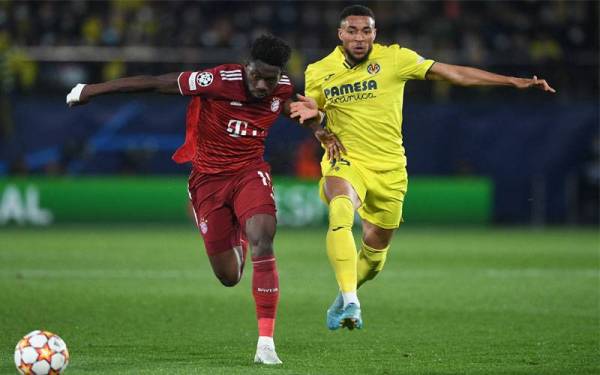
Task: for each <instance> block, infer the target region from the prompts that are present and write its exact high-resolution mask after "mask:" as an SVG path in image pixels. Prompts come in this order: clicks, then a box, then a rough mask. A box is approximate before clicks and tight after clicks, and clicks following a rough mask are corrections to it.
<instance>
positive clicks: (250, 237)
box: [67, 35, 342, 364]
mask: <svg viewBox="0 0 600 375" xmlns="http://www.w3.org/2000/svg"><path fill="white" fill-rule="evenodd" d="M289 56H290V47H289V46H288V45H287V44H286V43H285V42H284V41H282V40H281V39H279V38H276V37H273V36H269V35H264V36H261V37H259V38H258V39H256V40H255V41H254V43H253V44H252V48H251V58H250V60H249V61H248V62H247V63H246V64H245V65H239V64H225V65H220V66H217V67H214V68H211V69H206V70H202V71H196V72H182V73H172V74H165V75H160V76H137V77H127V78H121V79H117V80H113V81H108V82H104V83H99V84H89V85H83V84H78V85H77V86H75V87H74V88H73V89H72V90H71V92H70V93H69V95H67V104H69V105H70V106H73V105H78V104H83V103H86V102H87V101H89V100H90V98H92V97H94V96H98V95H104V94H110V93H117V92H119V93H123V92H141V91H154V92H159V93H163V94H181V95H186V96H192V99H191V101H190V104H189V106H188V110H187V119H186V137H185V143H184V145H183V146H182V147H180V148H179V149H178V150H177V151H176V152H175V154H174V155H173V159H174V160H175V161H176V162H179V163H182V162H188V161H191V163H192V167H193V168H192V172H191V174H190V177H189V185H188V186H189V193H190V198H191V201H192V205H193V208H194V214H195V217H196V223H197V225H198V228H199V230H200V232H201V233H202V236H203V239H204V245H205V248H206V251H207V253H208V258H209V261H210V264H211V266H212V269H213V271H214V273H215V275H216V276H217V278H218V279H219V280H220V281H221V283H222V284H223V285H225V286H234V285H236V284H237V283H238V282H239V281H240V278H241V276H242V271H243V268H244V263H245V258H246V248H247V247H246V246H247V245H246V243H247V242H248V243H249V244H250V247H251V249H252V266H253V275H252V294H253V296H254V301H255V304H256V315H257V320H258V331H259V338H258V343H257V350H256V355H255V358H254V361H255V362H256V363H264V364H280V363H281V361H280V359H279V358H278V356H277V354H276V352H275V344H274V342H273V331H274V326H275V313H276V310H277V304H278V300H279V276H278V274H277V268H276V264H275V256H274V252H273V238H274V235H275V224H276V219H275V201H274V197H273V188H272V185H271V176H270V167H269V165H268V164H267V163H266V162H265V161H264V160H263V154H264V147H265V138H266V137H267V134H268V132H269V128H270V127H271V125H273V123H274V122H275V120H276V119H277V117H278V116H279V114H280V113H282V112H283V113H285V114H287V115H289V103H290V102H291V100H290V98H291V97H292V95H293V86H292V83H291V82H290V79H289V78H288V77H287V76H285V75H283V74H282V70H283V67H284V65H285V64H286V62H287V61H288V59H289ZM317 125H318V123H317ZM313 130H315V136H316V137H317V139H319V141H321V142H322V143H323V144H324V145H325V146H326V148H327V152H328V153H329V154H330V156H331V157H334V156H335V155H339V152H340V150H341V147H342V146H341V144H339V143H338V142H337V138H335V136H333V135H332V134H330V133H328V132H327V131H325V130H323V129H321V128H319V127H318V126H317V127H315V128H313Z"/></svg>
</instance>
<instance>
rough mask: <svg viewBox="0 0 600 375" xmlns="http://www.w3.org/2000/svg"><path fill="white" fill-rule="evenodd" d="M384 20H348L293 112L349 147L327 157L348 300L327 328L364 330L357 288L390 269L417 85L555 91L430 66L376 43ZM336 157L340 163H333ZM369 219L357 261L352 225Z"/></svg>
mask: <svg viewBox="0 0 600 375" xmlns="http://www.w3.org/2000/svg"><path fill="white" fill-rule="evenodd" d="M375 34H376V29H375V17H374V15H373V12H372V11H371V10H370V9H369V8H367V7H364V6H361V5H351V6H349V7H347V8H345V9H344V10H343V11H342V12H341V14H340V27H339V29H338V36H339V39H340V41H341V42H342V45H341V46H338V47H336V48H335V49H334V50H333V52H332V53H331V54H329V55H328V56H327V57H325V58H323V59H322V60H319V61H317V62H315V63H314V64H311V65H309V66H308V68H307V69H306V73H305V79H306V90H305V95H306V97H302V96H300V97H299V101H297V102H294V103H292V105H291V110H292V117H297V118H299V120H300V122H303V121H304V120H307V119H310V118H314V117H316V116H321V117H323V116H324V115H325V116H326V117H327V128H328V129H329V130H330V131H331V132H332V133H334V134H335V135H337V137H338V138H339V140H340V141H341V143H342V145H343V147H344V148H345V150H344V149H342V148H341V147H339V148H338V147H335V148H334V149H331V147H329V148H328V149H327V154H326V155H325V156H324V158H323V161H322V162H321V171H322V175H323V178H322V179H321V181H320V195H321V198H322V199H323V200H324V201H325V202H326V203H327V204H328V206H329V229H328V231H327V238H326V248H327V255H328V257H329V260H330V262H331V265H332V266H333V269H334V271H335V276H336V279H337V282H338V286H339V289H340V293H339V294H338V296H337V297H336V299H335V301H334V302H333V304H332V305H331V307H330V308H329V309H328V310H327V326H328V328H329V329H331V330H335V329H338V328H339V327H347V328H349V329H354V328H361V327H362V324H363V323H362V317H361V310H360V302H359V300H358V296H357V293H356V291H357V289H358V288H359V287H360V286H361V285H362V284H363V283H364V282H365V281H367V280H371V279H373V278H374V277H375V276H376V275H377V274H378V273H379V272H380V271H381V270H382V269H383V265H384V263H385V259H386V256H387V253H388V249H389V246H390V241H391V239H392V235H393V233H394V231H395V229H396V228H398V227H399V225H400V222H401V220H402V204H403V201H404V195H405V194H406V190H407V184H408V179H407V173H406V157H405V155H404V147H403V146H402V133H401V130H402V101H403V95H404V85H405V83H406V82H407V81H409V80H423V79H428V80H444V81H447V82H449V83H452V84H456V85H460V86H512V87H516V88H520V89H527V88H538V89H541V90H544V91H548V92H555V90H554V89H553V88H552V87H550V86H549V85H548V83H547V82H546V81H545V80H543V79H538V78H537V77H536V76H534V77H533V78H531V79H529V78H515V77H508V76H503V75H498V74H494V73H490V72H486V71H483V70H480V69H475V68H470V67H464V66H456V65H449V64H443V63H440V62H434V61H433V60H429V59H425V58H423V57H421V56H419V55H418V54H417V53H416V52H414V51H412V50H410V49H408V48H404V47H400V46H399V45H397V44H393V45H389V46H385V45H380V44H375V43H374V40H375ZM330 157H333V159H334V160H331V161H330V160H328V159H329V158H330ZM355 211H358V214H359V216H360V218H361V219H362V241H361V242H362V243H361V246H360V249H359V251H358V253H357V249H356V245H355V242H354V237H353V235H352V224H353V221H354V212H355Z"/></svg>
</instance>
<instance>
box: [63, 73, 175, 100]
mask: <svg viewBox="0 0 600 375" xmlns="http://www.w3.org/2000/svg"><path fill="white" fill-rule="evenodd" d="M180 74H181V73H168V74H163V75H159V76H135V77H125V78H119V79H115V80H112V81H107V82H102V83H94V84H86V85H84V84H78V85H77V86H75V87H74V88H73V89H72V90H71V92H70V93H69V95H67V104H69V105H70V106H72V105H78V104H84V103H86V102H88V101H89V100H90V99H91V98H93V97H95V96H100V95H106V94H113V93H127V92H157V93H161V94H180V91H179V85H178V83H177V78H178V77H179V75H180Z"/></svg>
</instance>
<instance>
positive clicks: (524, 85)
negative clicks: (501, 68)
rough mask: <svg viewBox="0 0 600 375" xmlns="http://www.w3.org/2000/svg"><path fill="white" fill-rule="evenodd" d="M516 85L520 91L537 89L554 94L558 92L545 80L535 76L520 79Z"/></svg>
mask: <svg viewBox="0 0 600 375" xmlns="http://www.w3.org/2000/svg"><path fill="white" fill-rule="evenodd" d="M515 85H516V86H517V88H519V89H528V88H536V89H539V90H542V91H547V92H551V93H553V94H554V93H555V92H556V90H554V89H553V88H552V87H550V85H549V84H548V82H546V80H545V79H539V78H538V77H537V76H533V78H519V79H518V80H517V81H516V82H515Z"/></svg>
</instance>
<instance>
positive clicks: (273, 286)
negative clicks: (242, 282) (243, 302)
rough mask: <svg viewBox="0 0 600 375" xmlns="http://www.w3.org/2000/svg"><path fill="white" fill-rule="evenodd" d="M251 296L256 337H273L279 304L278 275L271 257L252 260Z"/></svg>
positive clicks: (273, 258) (273, 259)
mask: <svg viewBox="0 0 600 375" xmlns="http://www.w3.org/2000/svg"><path fill="white" fill-rule="evenodd" d="M252 266H253V267H254V272H253V274H252V295H253V296H254V302H255V304H256V317H257V319H258V335H259V336H268V337H273V331H274V329H275V313H276V312H277V303H278V302H279V274H278V273H277V267H276V266H275V257H274V256H273V255H269V256H264V257H256V258H252Z"/></svg>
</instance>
